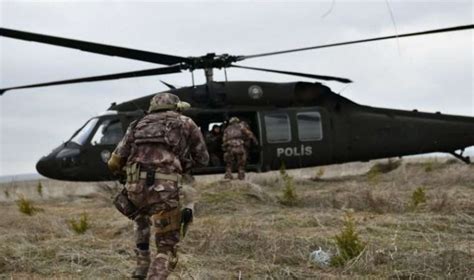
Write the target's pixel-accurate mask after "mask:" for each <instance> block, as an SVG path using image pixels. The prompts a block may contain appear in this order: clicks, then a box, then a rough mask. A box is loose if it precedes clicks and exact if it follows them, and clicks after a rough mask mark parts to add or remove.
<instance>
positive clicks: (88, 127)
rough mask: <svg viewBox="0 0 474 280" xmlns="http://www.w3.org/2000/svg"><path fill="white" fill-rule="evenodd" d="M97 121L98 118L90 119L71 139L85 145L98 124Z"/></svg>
mask: <svg viewBox="0 0 474 280" xmlns="http://www.w3.org/2000/svg"><path fill="white" fill-rule="evenodd" d="M97 121H98V120H97V118H93V119H90V120H89V121H88V122H87V123H86V124H85V125H84V126H83V127H82V128H81V129H80V130H79V131H77V132H76V133H75V134H74V136H73V137H72V138H71V140H70V141H71V142H75V143H77V144H79V145H84V144H85V143H86V141H87V138H89V135H90V134H91V132H92V130H93V129H94V127H95V125H96V124H97Z"/></svg>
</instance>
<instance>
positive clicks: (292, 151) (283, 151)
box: [277, 145, 313, 157]
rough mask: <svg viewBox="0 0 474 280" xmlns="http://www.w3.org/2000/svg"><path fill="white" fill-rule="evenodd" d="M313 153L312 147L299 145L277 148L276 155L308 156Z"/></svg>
mask: <svg viewBox="0 0 474 280" xmlns="http://www.w3.org/2000/svg"><path fill="white" fill-rule="evenodd" d="M312 154H313V147H310V146H305V145H301V146H300V147H299V148H298V147H287V148H278V149H277V157H280V156H283V155H284V156H286V157H299V156H310V155H312Z"/></svg>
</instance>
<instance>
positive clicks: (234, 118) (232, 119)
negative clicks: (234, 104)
mask: <svg viewBox="0 0 474 280" xmlns="http://www.w3.org/2000/svg"><path fill="white" fill-rule="evenodd" d="M239 122H240V120H239V118H237V117H232V118H230V120H229V124H234V123H239Z"/></svg>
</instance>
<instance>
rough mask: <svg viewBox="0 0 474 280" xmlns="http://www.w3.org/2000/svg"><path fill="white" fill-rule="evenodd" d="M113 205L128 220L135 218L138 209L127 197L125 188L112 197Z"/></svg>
mask: <svg viewBox="0 0 474 280" xmlns="http://www.w3.org/2000/svg"><path fill="white" fill-rule="evenodd" d="M114 206H115V208H117V210H118V211H119V212H120V213H122V214H123V215H124V216H126V217H127V218H129V219H130V220H133V219H135V217H136V216H137V215H138V212H139V209H138V208H137V207H136V206H135V205H134V204H133V203H132V202H131V201H130V200H129V199H128V196H127V190H126V189H123V190H122V191H121V192H120V193H119V194H117V196H115V198H114Z"/></svg>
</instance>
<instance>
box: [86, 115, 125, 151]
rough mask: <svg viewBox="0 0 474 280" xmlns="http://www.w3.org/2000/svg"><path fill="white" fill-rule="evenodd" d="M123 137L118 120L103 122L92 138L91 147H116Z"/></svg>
mask: <svg viewBox="0 0 474 280" xmlns="http://www.w3.org/2000/svg"><path fill="white" fill-rule="evenodd" d="M122 137H123V130H122V123H121V122H120V120H118V119H109V120H104V121H103V122H102V123H101V124H100V126H99V128H97V131H96V133H95V135H94V137H93V138H92V141H91V143H92V145H94V146H96V145H116V144H118V142H120V140H122Z"/></svg>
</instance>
